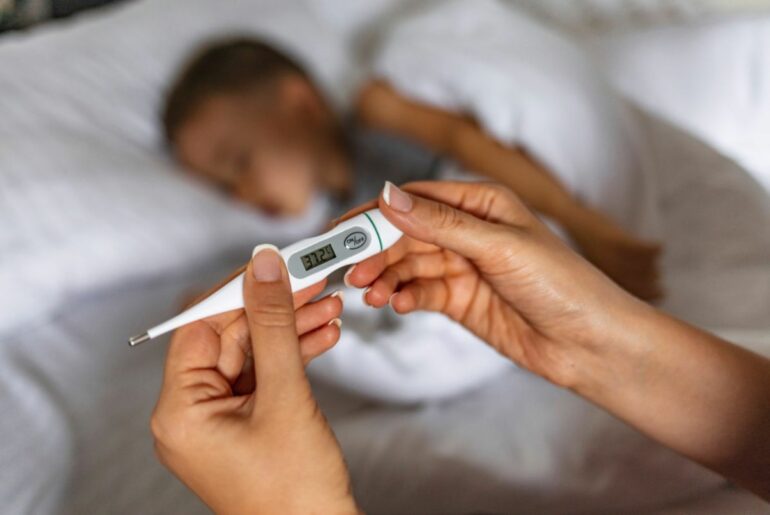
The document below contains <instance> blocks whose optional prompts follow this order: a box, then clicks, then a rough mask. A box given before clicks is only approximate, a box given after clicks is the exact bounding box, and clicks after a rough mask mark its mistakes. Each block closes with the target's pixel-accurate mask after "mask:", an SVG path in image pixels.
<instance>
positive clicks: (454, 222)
mask: <svg viewBox="0 0 770 515" xmlns="http://www.w3.org/2000/svg"><path fill="white" fill-rule="evenodd" d="M434 206H435V207H434V209H435V213H434V214H435V216H434V219H435V221H436V226H437V227H438V228H439V229H445V230H446V229H456V228H457V227H459V226H460V225H461V223H462V219H461V218H460V216H459V215H458V213H457V211H456V210H455V209H453V208H451V207H449V206H447V205H446V204H440V203H436V204H434Z"/></svg>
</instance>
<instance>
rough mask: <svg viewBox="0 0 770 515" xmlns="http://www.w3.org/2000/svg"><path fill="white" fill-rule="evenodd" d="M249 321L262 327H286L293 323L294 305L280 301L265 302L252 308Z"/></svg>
mask: <svg viewBox="0 0 770 515" xmlns="http://www.w3.org/2000/svg"><path fill="white" fill-rule="evenodd" d="M249 318H250V319H251V321H252V322H253V323H255V324H257V325H260V326H264V327H288V326H293V325H294V307H293V306H290V305H286V304H282V303H277V302H276V303H267V304H263V305H261V306H258V307H256V308H254V309H252V310H251V311H250V313H249Z"/></svg>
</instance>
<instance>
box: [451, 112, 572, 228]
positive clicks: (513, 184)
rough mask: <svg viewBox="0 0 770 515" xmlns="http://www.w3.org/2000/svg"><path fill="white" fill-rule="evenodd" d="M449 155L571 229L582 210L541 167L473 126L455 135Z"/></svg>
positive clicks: (457, 130)
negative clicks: (576, 213) (577, 212)
mask: <svg viewBox="0 0 770 515" xmlns="http://www.w3.org/2000/svg"><path fill="white" fill-rule="evenodd" d="M451 136H452V140H451V143H450V144H449V145H448V148H447V154H448V155H449V156H450V157H452V158H453V159H454V160H456V161H457V162H458V163H460V164H461V165H462V166H463V167H465V168H466V169H468V170H473V171H475V172H478V173H480V174H482V175H484V176H486V177H488V178H490V179H494V180H495V181H497V182H500V183H502V184H505V185H506V186H508V187H509V188H511V189H512V190H513V191H515V192H516V193H517V194H518V195H519V196H520V197H521V198H522V200H524V202H525V203H526V204H527V205H529V206H530V207H531V208H532V209H534V210H536V211H538V212H540V213H542V214H544V215H547V216H549V217H551V218H553V219H554V220H556V221H558V222H560V223H562V224H563V225H564V226H565V227H567V228H569V227H568V226H569V224H570V223H571V221H572V220H574V219H575V216H573V215H574V213H575V212H576V211H579V210H580V209H582V207H581V206H580V205H579V203H578V201H577V199H576V198H575V197H574V196H572V195H571V194H570V193H569V192H568V191H567V190H566V188H565V187H564V186H563V185H562V184H561V183H560V182H559V181H558V180H557V179H556V178H555V177H554V176H553V175H552V174H551V173H550V172H549V171H548V170H546V169H545V168H544V167H543V166H542V165H540V164H538V163H537V162H536V161H534V160H533V159H532V158H531V157H530V156H528V155H527V154H526V153H525V152H524V151H523V150H520V149H515V148H510V147H507V146H504V145H502V144H500V143H499V142H497V140H495V139H493V138H492V137H490V136H488V135H487V134H485V133H484V132H483V131H482V130H481V129H480V128H478V127H476V126H474V125H469V124H466V125H461V126H459V127H457V128H456V130H455V131H453V133H452V135H451Z"/></svg>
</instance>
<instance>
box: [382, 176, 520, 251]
mask: <svg viewBox="0 0 770 515" xmlns="http://www.w3.org/2000/svg"><path fill="white" fill-rule="evenodd" d="M379 205H380V211H382V213H383V214H384V215H385V217H386V218H387V219H388V220H389V221H390V222H391V223H392V224H393V225H395V226H396V227H398V228H399V229H400V230H401V231H402V232H403V233H404V234H406V235H407V236H410V237H412V238H414V239H416V240H419V241H422V242H425V243H431V244H433V245H436V246H438V247H441V248H444V249H448V250H451V251H453V252H456V253H457V254H459V255H461V256H463V257H465V258H468V259H470V260H471V261H478V260H480V259H482V258H484V257H489V256H490V255H494V253H499V252H501V251H502V250H503V249H501V248H500V246H501V245H504V242H505V241H506V240H505V239H502V238H500V235H501V232H506V233H509V231H508V229H509V228H508V227H503V226H501V225H498V224H495V223H491V222H488V221H486V220H482V219H480V218H477V217H475V216H473V215H471V214H469V213H466V212H465V211H462V210H459V209H455V208H454V207H452V206H450V205H448V204H444V203H443V202H436V201H433V200H428V199H426V198H423V197H418V196H416V195H411V194H409V193H407V192H405V191H403V190H401V189H400V188H398V186H396V185H395V184H393V183H391V182H386V183H385V188H383V190H382V195H381V197H380V202H379Z"/></svg>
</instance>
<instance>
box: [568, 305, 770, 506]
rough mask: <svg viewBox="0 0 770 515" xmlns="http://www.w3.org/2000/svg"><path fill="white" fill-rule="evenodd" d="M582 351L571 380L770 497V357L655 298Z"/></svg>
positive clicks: (588, 393) (660, 436)
mask: <svg viewBox="0 0 770 515" xmlns="http://www.w3.org/2000/svg"><path fill="white" fill-rule="evenodd" d="M624 325H625V327H629V328H633V330H632V331H631V330H628V331H625V332H624V333H623V334H621V335H619V336H617V337H615V338H611V339H609V340H608V341H606V342H602V343H601V344H599V345H592V346H591V348H590V349H591V350H590V351H586V350H585V349H582V350H580V351H577V352H574V356H573V360H572V361H573V362H574V364H575V369H576V370H579V371H580V375H579V377H575V378H574V381H573V382H572V384H571V385H570V386H571V387H572V388H573V389H574V390H575V391H576V392H577V393H579V394H580V395H582V396H584V397H586V398H588V399H590V400H591V401H593V402H594V403H596V404H598V405H599V406H601V407H603V408H605V409H607V410H608V411H610V412H611V413H613V414H615V415H616V416H618V417H619V418H621V419H623V420H625V421H626V422H628V423H629V424H631V425H632V426H634V427H636V428H638V429H639V430H640V431H642V432H644V433H646V434H647V435H649V436H650V437H652V438H654V439H655V440H657V441H659V442H661V443H662V444H664V445H666V446H667V447H670V448H671V449H673V450H675V451H677V452H679V453H681V454H683V455H685V456H687V457H689V458H691V459H693V460H695V461H697V462H699V463H701V464H703V465H705V466H707V467H709V468H711V469H713V470H715V471H716V472H718V473H720V474H722V475H724V476H726V477H728V478H730V479H732V480H734V481H736V482H737V483H739V484H741V485H742V486H744V487H746V488H748V489H751V490H753V491H754V492H755V493H757V494H759V495H761V496H763V497H764V498H765V499H770V361H768V360H767V359H765V358H763V357H761V356H758V355H755V354H753V353H751V352H749V351H746V350H744V349H741V348H739V347H737V346H734V345H731V344H729V343H727V342H725V341H723V340H720V339H719V338H717V337H715V336H713V335H710V334H707V333H705V332H703V331H700V330H698V329H695V328H693V327H691V326H689V325H687V324H685V323H683V322H680V321H678V320H675V319H673V318H671V317H668V316H667V315H664V314H662V313H660V312H658V311H656V310H654V309H652V308H649V307H647V306H639V310H638V311H637V312H636V313H635V317H634V318H633V319H631V318H629V320H628V321H627V323H626V324H624Z"/></svg>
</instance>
